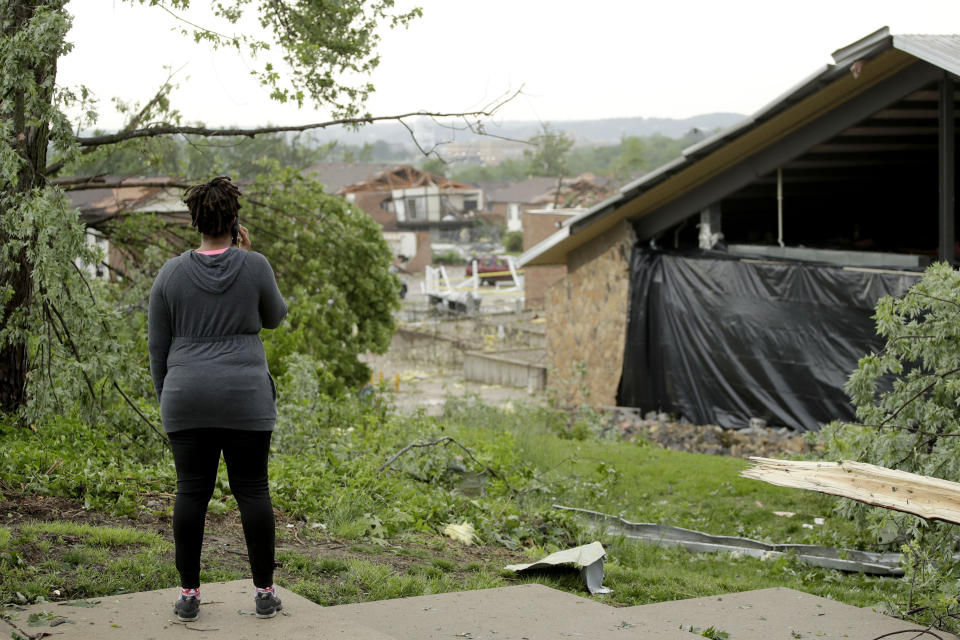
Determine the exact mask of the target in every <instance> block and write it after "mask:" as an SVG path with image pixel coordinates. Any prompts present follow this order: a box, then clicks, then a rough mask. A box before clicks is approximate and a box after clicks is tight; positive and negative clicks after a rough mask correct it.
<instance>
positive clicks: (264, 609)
mask: <svg viewBox="0 0 960 640" xmlns="http://www.w3.org/2000/svg"><path fill="white" fill-rule="evenodd" d="M256 604H257V617H258V618H272V617H274V616H275V615H277V611H280V610H282V609H283V605H282V604H280V598H278V597H277V594H275V593H274V592H273V591H262V592H260V593H258V594H257V597H256Z"/></svg>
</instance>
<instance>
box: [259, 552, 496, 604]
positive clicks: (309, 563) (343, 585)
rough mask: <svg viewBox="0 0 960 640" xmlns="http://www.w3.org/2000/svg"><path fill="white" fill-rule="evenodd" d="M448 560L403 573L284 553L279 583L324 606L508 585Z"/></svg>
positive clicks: (355, 562)
mask: <svg viewBox="0 0 960 640" xmlns="http://www.w3.org/2000/svg"><path fill="white" fill-rule="evenodd" d="M447 562H448V564H447V565H445V566H449V567H451V569H449V570H445V569H442V568H439V567H438V566H436V563H434V564H431V565H415V566H411V567H410V568H408V569H407V570H406V571H405V572H404V573H402V574H400V573H397V572H396V571H395V570H394V568H393V567H392V566H390V565H385V564H379V563H376V562H372V561H369V560H362V559H355V558H354V559H350V560H347V561H345V562H342V563H339V564H337V565H330V564H329V563H325V562H324V560H323V559H322V558H320V559H317V558H314V557H311V556H309V555H306V554H300V553H296V552H287V553H285V554H283V564H284V571H283V576H282V578H278V583H279V584H281V585H283V586H285V587H287V588H289V589H291V590H292V591H294V592H295V593H299V594H300V595H302V596H304V597H306V598H309V599H310V600H313V601H314V602H317V603H319V604H321V605H324V606H333V605H338V604H348V603H352V602H365V601H368V600H385V599H389V598H404V597H410V596H421V595H426V594H431V593H445V592H448V591H467V590H473V589H488V588H492V587H499V586H504V585H505V584H506V582H505V581H504V580H503V579H502V578H501V577H499V575H497V574H496V573H492V572H490V571H486V570H483V571H476V572H473V573H471V574H468V575H464V576H460V575H453V574H451V573H450V571H452V570H453V568H455V565H454V564H453V563H450V562H449V561H447ZM331 573H333V574H336V575H335V577H334V579H332V580H331V579H327V580H323V581H321V580H318V579H317V577H318V576H320V575H321V574H331ZM328 578H329V576H328Z"/></svg>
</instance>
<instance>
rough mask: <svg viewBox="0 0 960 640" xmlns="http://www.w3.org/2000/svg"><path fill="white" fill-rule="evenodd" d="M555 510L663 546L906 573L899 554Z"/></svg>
mask: <svg viewBox="0 0 960 640" xmlns="http://www.w3.org/2000/svg"><path fill="white" fill-rule="evenodd" d="M553 507H554V508H555V509H562V510H564V511H572V512H574V513H579V514H581V515H584V516H587V517H588V518H590V519H592V520H594V521H596V522H597V523H599V524H603V525H605V527H606V532H607V533H608V534H610V535H622V536H624V537H627V538H633V539H636V540H643V541H644V542H649V543H653V544H658V545H661V546H666V547H672V546H682V547H684V548H686V549H688V550H689V551H695V552H698V553H739V554H743V555H746V556H750V557H753V558H760V559H761V560H769V559H772V558H779V557H781V556H783V555H787V554H793V555H794V556H795V557H796V558H797V559H798V560H800V561H801V562H804V563H806V564H810V565H813V566H816V567H824V568H827V569H839V570H841V571H856V572H858V573H869V574H873V575H879V576H895V577H899V576H902V575H903V569H902V568H901V566H900V562H901V559H902V555H901V554H899V553H871V552H868V551H857V550H854V549H837V548H834V547H824V546H821V545H815V544H768V543H766V542H760V541H758V540H751V539H750V538H738V537H735V536H715V535H710V534H708V533H701V532H699V531H693V530H691V529H683V528H681V527H671V526H667V525H660V524H652V523H645V522H630V521H628V520H624V519H623V518H620V517H618V516H612V515H609V514H606V513H600V512H599V511H591V510H589V509H579V508H576V507H565V506H562V505H558V504H555V505H553Z"/></svg>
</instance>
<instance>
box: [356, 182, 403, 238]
mask: <svg viewBox="0 0 960 640" xmlns="http://www.w3.org/2000/svg"><path fill="white" fill-rule="evenodd" d="M389 199H390V192H389V191H358V192H357V193H356V194H355V200H354V204H355V205H357V206H358V207H360V209H361V210H363V211H365V212H366V213H367V215H369V216H370V217H371V218H373V219H374V220H376V221H377V222H379V223H380V226H381V227H383V228H384V229H385V230H386V231H396V230H397V214H396V213H395V212H392V211H387V210H385V209H383V208H382V207H381V206H380V204H381V203H382V202H383V201H384V200H389Z"/></svg>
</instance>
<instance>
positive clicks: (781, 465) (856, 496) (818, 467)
mask: <svg viewBox="0 0 960 640" xmlns="http://www.w3.org/2000/svg"><path fill="white" fill-rule="evenodd" d="M750 460H751V461H753V462H754V463H755V464H754V466H752V467H750V468H749V469H745V470H744V471H742V472H741V473H740V475H741V476H743V477H744V478H753V479H754V480H762V481H763V482H768V483H770V484H775V485H779V486H781V487H793V488H796V489H808V490H811V491H819V492H820V493H828V494H830V495H835V496H840V497H842V498H850V499H851V500H857V501H858V502H865V503H866V504H870V505H874V506H878V507H884V508H887V509H894V510H896V511H902V512H904V513H910V514H913V515H916V516H920V517H921V518H925V519H927V520H942V521H943V522H952V523H954V524H960V483H957V482H950V481H949V480H942V479H940V478H932V477H930V476H923V475H919V474H916V473H909V472H906V471H896V470H894V469H887V468H886V467H879V466H877V465H873V464H867V463H866V462H852V461H849V460H845V461H843V462H808V461H805V460H775V459H773V458H757V457H751V458H750Z"/></svg>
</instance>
